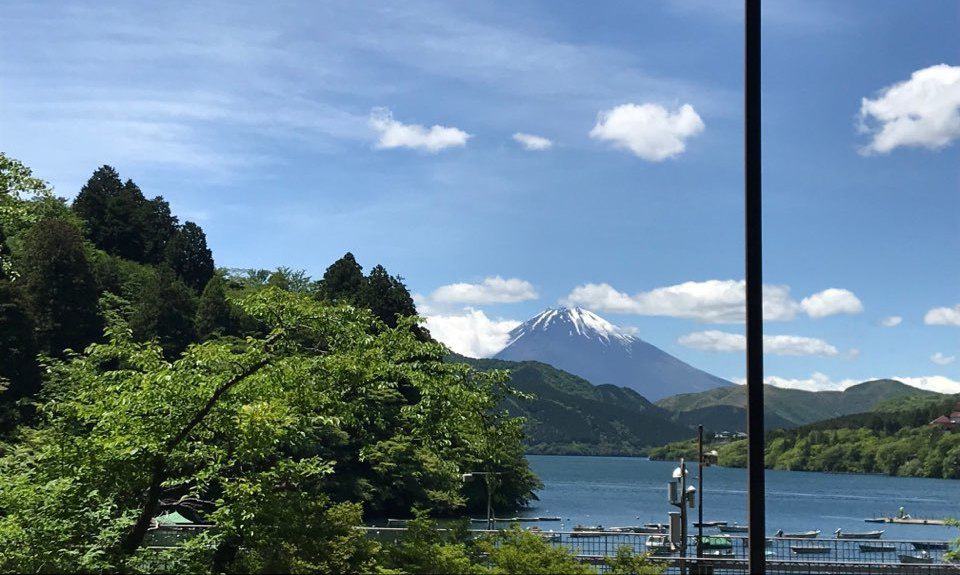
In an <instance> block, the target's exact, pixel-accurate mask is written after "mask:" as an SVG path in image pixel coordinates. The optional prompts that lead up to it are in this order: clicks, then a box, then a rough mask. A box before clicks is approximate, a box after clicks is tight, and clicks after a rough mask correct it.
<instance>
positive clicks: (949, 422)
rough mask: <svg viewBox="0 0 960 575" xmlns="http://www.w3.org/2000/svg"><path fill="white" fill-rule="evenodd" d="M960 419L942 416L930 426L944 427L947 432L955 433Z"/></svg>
mask: <svg viewBox="0 0 960 575" xmlns="http://www.w3.org/2000/svg"><path fill="white" fill-rule="evenodd" d="M957 422H958V419H954V418H952V417H949V416H946V415H941V416H940V417H938V418H936V419H934V420H933V421H931V422H930V425H935V426H937V427H942V428H944V429H946V430H949V431H953V429H955V428H956V427H957Z"/></svg>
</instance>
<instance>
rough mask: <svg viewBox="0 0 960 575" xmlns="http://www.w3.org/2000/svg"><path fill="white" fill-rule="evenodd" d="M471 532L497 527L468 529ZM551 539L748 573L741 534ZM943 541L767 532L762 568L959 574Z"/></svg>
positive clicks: (587, 550) (690, 568)
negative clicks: (677, 539) (678, 542)
mask: <svg viewBox="0 0 960 575" xmlns="http://www.w3.org/2000/svg"><path fill="white" fill-rule="evenodd" d="M364 529H365V530H367V531H368V532H369V533H370V534H371V535H373V536H377V537H381V538H385V539H392V538H395V537H399V536H402V534H403V532H404V531H405V530H406V529H405V528H403V527H366V528H364ZM470 533H471V534H472V535H473V536H482V535H488V534H496V533H497V531H489V530H481V529H477V530H471V531H470ZM538 534H539V536H541V537H543V538H544V540H546V541H549V542H550V543H551V544H553V545H556V546H560V547H564V548H566V549H569V550H570V551H571V552H573V553H574V554H575V555H576V557H577V558H578V559H580V560H581V561H584V562H586V563H591V564H594V565H597V566H598V567H599V568H600V571H603V570H604V566H605V564H606V559H607V558H609V557H613V556H614V555H615V554H616V553H617V550H618V549H620V548H621V547H626V548H628V549H630V550H631V551H633V552H634V553H637V554H647V553H648V554H650V556H651V559H653V560H655V561H661V562H663V563H664V564H665V565H666V566H667V567H668V572H671V573H676V572H679V571H680V570H681V569H683V570H684V571H686V572H687V573H691V574H693V573H748V572H749V567H748V564H747V561H748V557H749V543H748V539H747V537H746V536H736V535H709V536H707V535H704V537H703V557H700V558H698V557H697V555H696V549H697V536H696V535H693V536H690V537H688V538H687V550H686V555H685V556H683V555H681V553H680V552H679V551H678V550H676V549H675V548H674V547H673V546H672V545H670V544H669V542H668V541H669V536H667V535H665V534H639V533H621V532H606V531H604V532H582V531H580V532H577V531H573V532H569V531H540V532H538ZM949 547H950V543H949V542H947V541H921V540H890V539H807V538H791V537H768V538H766V548H765V550H764V557H765V563H766V572H767V573H890V574H899V573H903V574H924V575H926V574H930V575H934V574H937V575H939V574H953V575H960V564H957V563H948V562H945V560H944V554H945V553H946V552H947V551H948V550H949Z"/></svg>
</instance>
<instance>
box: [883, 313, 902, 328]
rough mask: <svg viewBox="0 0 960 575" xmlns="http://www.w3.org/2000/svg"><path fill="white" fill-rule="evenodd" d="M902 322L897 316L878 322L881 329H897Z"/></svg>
mask: <svg viewBox="0 0 960 575" xmlns="http://www.w3.org/2000/svg"><path fill="white" fill-rule="evenodd" d="M902 322H903V318H902V317H900V316H898V315H891V316H889V317H885V318H883V319H881V320H880V325H882V326H883V327H897V326H898V325H900V324H901V323H902Z"/></svg>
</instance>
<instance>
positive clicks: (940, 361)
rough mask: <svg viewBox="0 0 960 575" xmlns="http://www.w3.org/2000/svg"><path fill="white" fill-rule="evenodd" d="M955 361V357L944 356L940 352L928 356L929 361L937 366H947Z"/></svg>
mask: <svg viewBox="0 0 960 575" xmlns="http://www.w3.org/2000/svg"><path fill="white" fill-rule="evenodd" d="M956 360H957V356H955V355H944V354H943V353H941V352H939V351H938V352H937V353H935V354H933V355H931V356H930V361H932V362H933V363H935V364H937V365H949V364H951V363H953V362H955V361H956Z"/></svg>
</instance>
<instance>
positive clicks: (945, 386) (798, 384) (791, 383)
mask: <svg viewBox="0 0 960 575" xmlns="http://www.w3.org/2000/svg"><path fill="white" fill-rule="evenodd" d="M876 379H882V378H879V377H865V378H862V379H842V380H838V381H834V380H832V379H830V377H829V376H827V375H825V374H823V373H820V372H814V373H813V374H811V375H810V377H807V378H789V377H778V376H775V375H771V376H768V377H765V378H764V379H763V382H764V383H766V384H767V385H774V386H777V387H783V388H788V389H803V390H806V391H843V390H845V389H847V388H849V387H852V386H854V385H857V384H858V383H863V382H865V381H872V380H876ZM888 379H895V380H897V381H900V382H903V383H905V384H907V385H910V386H913V387H916V388H919V389H926V390H928V391H935V392H937V393H960V381H955V380H953V379H950V378H949V377H945V376H942V375H929V376H920V377H898V376H894V377H890V378H888ZM731 381H733V382H734V383H737V384H741V385H743V384H744V383H746V381H745V380H744V379H743V378H739V379H733V380H731Z"/></svg>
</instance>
